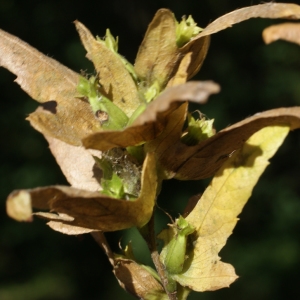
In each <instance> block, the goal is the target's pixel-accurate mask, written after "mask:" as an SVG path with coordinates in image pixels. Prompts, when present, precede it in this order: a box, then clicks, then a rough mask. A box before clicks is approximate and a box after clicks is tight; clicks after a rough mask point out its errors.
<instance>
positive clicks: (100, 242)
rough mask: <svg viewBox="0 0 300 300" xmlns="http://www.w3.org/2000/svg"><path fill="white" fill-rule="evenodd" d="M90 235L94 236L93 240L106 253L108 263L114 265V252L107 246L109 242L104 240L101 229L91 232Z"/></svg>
mask: <svg viewBox="0 0 300 300" xmlns="http://www.w3.org/2000/svg"><path fill="white" fill-rule="evenodd" d="M91 235H92V237H93V238H94V240H95V241H96V242H97V244H98V245H99V246H100V247H101V248H102V250H103V251H104V252H105V254H106V255H107V257H108V260H109V262H110V264H111V265H112V266H113V267H115V260H114V254H113V252H112V251H111V249H110V247H109V244H108V242H107V240H106V237H105V235H104V233H103V231H95V232H91Z"/></svg>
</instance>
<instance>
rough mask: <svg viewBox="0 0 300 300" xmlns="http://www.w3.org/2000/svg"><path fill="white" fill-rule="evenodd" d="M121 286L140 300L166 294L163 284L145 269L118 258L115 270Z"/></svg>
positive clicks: (128, 260) (130, 261) (132, 262)
mask: <svg viewBox="0 0 300 300" xmlns="http://www.w3.org/2000/svg"><path fill="white" fill-rule="evenodd" d="M113 273H114V274H115V276H116V278H117V279H118V281H119V284H120V286H121V287H122V288H123V289H125V290H126V291H127V292H129V293H130V294H132V295H134V296H135V297H138V298H139V299H146V297H147V295H148V294H149V293H152V294H160V293H162V295H163V294H165V293H164V290H163V288H162V286H161V284H160V283H159V282H158V281H157V280H156V279H155V278H154V277H153V276H152V275H151V274H150V273H149V272H148V271H147V270H146V268H145V267H143V266H141V265H139V264H137V263H136V262H135V261H133V260H130V259H122V258H118V259H116V260H115V267H114V270H113Z"/></svg>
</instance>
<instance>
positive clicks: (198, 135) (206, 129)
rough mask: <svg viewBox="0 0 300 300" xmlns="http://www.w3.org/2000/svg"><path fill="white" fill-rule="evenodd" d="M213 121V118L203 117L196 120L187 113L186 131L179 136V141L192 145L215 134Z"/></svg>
mask: <svg viewBox="0 0 300 300" xmlns="http://www.w3.org/2000/svg"><path fill="white" fill-rule="evenodd" d="M213 122H214V119H212V120H206V119H205V117H202V118H200V119H197V120H196V119H194V117H193V116H192V115H191V114H189V115H188V128H187V132H186V133H185V134H184V135H183V136H182V137H181V142H182V143H184V144H186V145H188V146H194V145H197V144H198V143H199V142H201V141H204V140H206V139H208V138H209V137H211V136H213V135H214V134H215V130H214V128H213Z"/></svg>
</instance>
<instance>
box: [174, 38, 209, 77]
mask: <svg viewBox="0 0 300 300" xmlns="http://www.w3.org/2000/svg"><path fill="white" fill-rule="evenodd" d="M209 44H210V36H203V37H201V38H197V39H192V40H191V41H190V42H188V43H187V44H186V45H184V46H183V47H182V48H180V49H179V52H180V54H181V56H184V57H185V56H187V55H189V54H191V61H192V63H190V64H189V65H188V69H187V74H188V76H187V79H186V80H188V79H190V78H192V77H193V76H195V75H196V74H197V73H198V72H199V70H200V68H201V66H202V64H203V62H204V60H205V58H206V54H207V51H208V48H209ZM176 76H178V75H177V74H176V75H175V77H176Z"/></svg>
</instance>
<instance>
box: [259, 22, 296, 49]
mask: <svg viewBox="0 0 300 300" xmlns="http://www.w3.org/2000/svg"><path fill="white" fill-rule="evenodd" d="M263 39H264V41H265V43H266V44H270V43H272V42H274V41H277V40H285V41H288V42H291V43H296V44H298V45H300V24H299V23H284V24H278V25H273V26H269V27H267V28H266V29H265V30H264V31H263Z"/></svg>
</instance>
